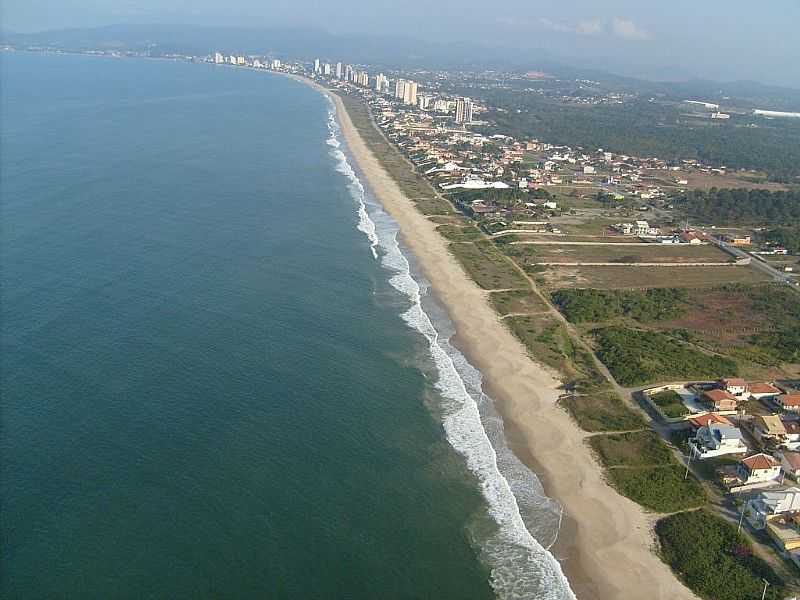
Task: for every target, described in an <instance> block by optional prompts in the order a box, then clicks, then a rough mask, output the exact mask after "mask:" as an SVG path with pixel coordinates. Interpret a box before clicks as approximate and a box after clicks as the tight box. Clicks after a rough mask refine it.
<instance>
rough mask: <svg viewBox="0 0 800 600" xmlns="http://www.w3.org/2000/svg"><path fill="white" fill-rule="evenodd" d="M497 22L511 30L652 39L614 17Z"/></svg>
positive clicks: (499, 20)
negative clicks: (571, 21)
mask: <svg viewBox="0 0 800 600" xmlns="http://www.w3.org/2000/svg"><path fill="white" fill-rule="evenodd" d="M497 22H498V23H500V24H501V25H504V26H506V27H510V28H513V29H540V30H541V29H546V30H548V31H555V32H558V33H569V34H572V35H584V36H599V35H613V36H614V37H618V38H622V39H625V40H649V39H652V37H653V36H652V35H651V34H650V32H648V31H646V30H645V29H643V28H642V27H640V26H638V25H637V24H636V23H634V22H633V21H632V20H631V19H627V18H625V17H614V18H613V19H611V21H610V22H609V21H606V20H603V19H601V18H599V17H597V18H593V19H584V20H581V21H578V22H576V23H570V22H566V21H555V20H553V19H550V18H548V17H539V18H538V19H529V18H525V17H508V16H506V17H499V18H498V19H497Z"/></svg>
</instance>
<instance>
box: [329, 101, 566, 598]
mask: <svg viewBox="0 0 800 600" xmlns="http://www.w3.org/2000/svg"><path fill="white" fill-rule="evenodd" d="M328 128H329V131H330V137H329V139H328V141H327V143H328V145H330V146H331V147H332V148H333V149H334V150H333V152H332V154H333V156H334V157H335V158H336V160H337V167H336V169H337V171H339V172H340V173H342V174H344V175H345V176H346V177H347V178H348V180H349V184H348V187H349V188H350V191H351V193H352V194H353V196H354V198H355V199H356V201H357V203H358V214H359V223H358V229H359V230H360V231H362V232H363V233H364V234H365V235H366V236H367V239H368V240H369V242H370V249H371V251H372V255H373V257H375V258H376V259H377V258H378V252H377V249H378V248H379V247H380V248H381V249H382V251H383V257H382V261H381V264H382V266H384V267H385V268H386V269H387V270H389V271H390V272H392V273H393V275H392V276H391V277H390V279H389V283H390V285H391V286H392V287H394V288H395V289H396V290H398V291H399V292H401V293H402V294H403V295H405V296H406V297H407V298H408V300H409V302H410V305H411V306H410V308H409V309H408V310H407V311H406V312H404V313H403V314H402V315H401V317H402V318H403V320H404V321H405V322H406V323H407V324H408V325H409V327H411V328H412V329H414V330H416V331H418V332H419V333H421V334H422V335H423V336H424V337H425V339H426V340H427V341H428V347H429V351H430V355H431V358H432V359H433V362H434V365H435V366H436V371H437V374H438V379H437V381H436V383H435V384H434V386H435V388H436V389H437V391H438V392H439V394H440V396H441V397H442V399H443V402H444V406H443V407H442V408H443V412H444V417H443V426H444V431H445V436H446V438H447V440H448V442H449V443H450V445H451V446H453V448H454V449H455V450H456V451H457V452H459V454H461V455H462V456H463V457H464V459H465V461H466V463H467V467H468V469H469V470H470V471H471V472H472V473H473V475H475V476H476V478H477V480H478V482H479V485H480V488H481V492H482V494H483V496H484V498H485V499H486V501H487V505H488V510H489V513H490V515H491V517H492V519H493V520H494V521H495V523H496V524H497V530H496V532H495V533H494V534H492V535H490V536H489V537H488V539H485V540H479V544H480V546H481V548H480V549H481V553H482V556H483V557H484V560H485V561H486V562H487V563H488V564H489V567H490V568H491V582H492V587H493V588H494V590H495V592H496V593H497V595H498V597H500V598H504V599H505V598H509V599H516V598H532V597H535V598H539V599H541V600H574V599H575V595H574V593H573V592H572V590H571V589H570V587H569V583H568V582H567V579H566V577H565V576H564V574H563V571H562V570H561V565H560V563H559V562H558V561H557V560H556V559H555V557H554V556H553V555H552V554H551V553H550V552H548V551H547V549H545V547H544V546H542V544H540V543H539V542H538V541H537V540H536V539H535V538H534V537H533V535H531V533H530V531H529V530H528V528H527V527H526V525H525V522H524V521H523V518H522V515H521V513H520V510H519V505H518V503H517V499H516V497H515V496H514V493H513V491H512V489H511V486H510V485H509V482H508V480H507V479H506V478H505V477H504V476H503V474H502V473H501V472H500V469H499V466H498V456H497V453H496V451H495V448H494V446H493V445H492V443H491V441H490V440H489V437H488V435H487V432H486V430H485V429H484V425H483V423H482V421H481V414H480V410H479V407H478V403H477V402H476V400H475V399H474V398H473V397H472V396H471V395H470V393H469V391H468V390H467V387H466V385H465V382H464V380H463V379H462V377H461V376H460V374H459V371H458V369H457V368H456V364H455V362H454V360H453V358H452V357H451V356H450V355H449V354H448V353H447V352H446V351H445V349H444V347H443V346H448V347H449V344H447V342H446V341H444V340H440V338H439V333H438V331H437V329H436V327H435V326H434V324H433V322H432V321H431V319H430V317H429V315H428V314H427V313H426V312H425V310H424V309H423V306H422V293H421V288H420V285H419V283H418V282H417V281H416V280H415V279H414V277H413V276H412V274H411V265H410V263H409V262H408V259H407V258H406V257H405V255H404V254H403V252H402V250H401V249H400V245H399V243H398V241H397V228H396V227H395V228H394V230H393V231H388V232H386V235H384V236H379V235H378V232H377V227H376V224H375V222H374V221H373V220H372V218H370V215H369V213H368V212H367V203H366V194H365V190H364V186H363V185H362V183H361V181H360V179H359V178H358V176H357V174H356V173H355V171H354V170H353V168H352V166H351V165H350V163H349V161H348V160H347V156H346V155H345V153H344V152H343V151H342V149H341V142H340V141H339V139H338V133H339V125H338V123H337V121H336V113H335V106H334V105H333V103H332V102H331V109H330V113H329V121H328ZM464 360H465V359H464ZM517 462H519V461H517ZM519 464H520V465H521V463H519ZM523 467H524V466H523ZM558 518H559V519H560V512H559V517H558Z"/></svg>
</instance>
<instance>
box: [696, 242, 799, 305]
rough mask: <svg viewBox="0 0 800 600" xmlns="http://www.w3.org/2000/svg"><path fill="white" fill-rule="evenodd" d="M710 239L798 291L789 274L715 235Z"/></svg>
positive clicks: (755, 267)
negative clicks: (747, 259)
mask: <svg viewBox="0 0 800 600" xmlns="http://www.w3.org/2000/svg"><path fill="white" fill-rule="evenodd" d="M710 239H711V241H712V242H714V243H715V244H716V245H717V246H719V247H720V248H722V249H723V250H725V251H726V252H728V253H730V254H733V255H734V256H736V257H739V258H749V259H751V261H750V264H751V265H752V266H753V268H754V269H758V270H759V271H761V272H762V273H765V274H767V275H769V276H770V277H771V278H772V279H774V280H775V281H777V282H778V283H785V284H786V285H788V286H790V287H791V288H793V289H794V290H796V291H798V292H800V288H798V287H797V285H796V283H795V281H794V279H793V278H792V277H791V276H789V275H786V274H785V273H781V272H780V271H778V270H777V269H775V268H774V267H771V266H770V265H768V264H767V263H765V262H764V261H762V260H758V259H757V258H756V257H755V256H753V255H752V254H750V253H749V252H745V251H744V250H742V249H741V248H737V247H736V246H734V245H732V244H728V243H727V242H723V241H722V240H720V239H717V238H715V237H711V238H710Z"/></svg>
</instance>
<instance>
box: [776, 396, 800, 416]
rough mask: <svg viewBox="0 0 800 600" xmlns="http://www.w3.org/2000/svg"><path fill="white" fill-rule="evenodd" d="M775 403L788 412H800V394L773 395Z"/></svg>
mask: <svg viewBox="0 0 800 600" xmlns="http://www.w3.org/2000/svg"><path fill="white" fill-rule="evenodd" d="M775 404H777V405H778V406H779V407H781V408H782V409H783V410H786V411H789V412H800V394H781V395H780V396H776V397H775Z"/></svg>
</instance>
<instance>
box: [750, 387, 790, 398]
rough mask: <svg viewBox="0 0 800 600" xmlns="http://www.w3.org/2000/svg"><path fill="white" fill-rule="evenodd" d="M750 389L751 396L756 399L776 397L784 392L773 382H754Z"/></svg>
mask: <svg viewBox="0 0 800 600" xmlns="http://www.w3.org/2000/svg"><path fill="white" fill-rule="evenodd" d="M748 391H749V392H750V397H751V398H753V399H755V400H761V399H762V398H766V399H774V398H775V397H777V396H780V395H781V394H782V393H783V392H782V391H781V390H780V389H778V388H776V387H775V386H774V385H772V384H771V383H752V384H750V388H749V390H748Z"/></svg>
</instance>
